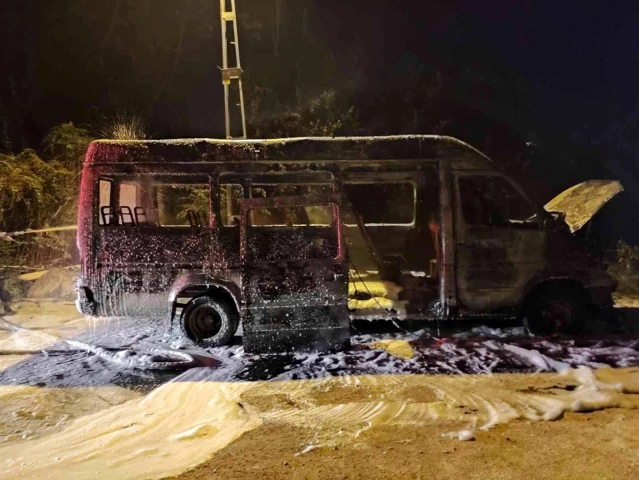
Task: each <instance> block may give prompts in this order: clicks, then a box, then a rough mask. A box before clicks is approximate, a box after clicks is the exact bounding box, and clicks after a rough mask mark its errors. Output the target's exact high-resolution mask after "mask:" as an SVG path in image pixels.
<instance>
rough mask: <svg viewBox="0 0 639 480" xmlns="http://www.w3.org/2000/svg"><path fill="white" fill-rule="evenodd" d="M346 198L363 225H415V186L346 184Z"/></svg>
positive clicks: (405, 184) (399, 184)
mask: <svg viewBox="0 0 639 480" xmlns="http://www.w3.org/2000/svg"><path fill="white" fill-rule="evenodd" d="M343 189H344V194H345V196H346V198H347V199H348V201H349V202H350V203H351V205H352V206H353V209H354V210H355V212H356V213H357V214H359V215H360V216H361V217H362V220H363V221H364V225H367V226H368V225H373V226H375V225H412V224H413V223H414V222H415V199H416V195H415V185H414V184H413V183H408V182H406V183H351V182H349V183H344V186H343Z"/></svg>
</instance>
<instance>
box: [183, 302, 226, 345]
mask: <svg viewBox="0 0 639 480" xmlns="http://www.w3.org/2000/svg"><path fill="white" fill-rule="evenodd" d="M238 324H239V318H238V314H237V311H236V310H235V306H234V305H232V304H231V302H229V301H228V300H226V299H221V298H211V297H206V296H204V297H196V298H194V299H193V300H191V301H190V302H189V303H188V304H187V306H186V308H185V309H184V312H183V313H182V318H181V319H180V329H181V330H182V334H183V335H185V336H186V337H187V338H189V339H190V340H191V341H193V342H195V343H196V344H198V345H200V346H202V347H221V346H224V345H226V344H228V343H229V342H230V341H231V339H232V338H233V335H235V331H236V330H237V327H238Z"/></svg>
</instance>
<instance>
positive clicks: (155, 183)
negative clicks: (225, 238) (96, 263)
mask: <svg viewBox="0 0 639 480" xmlns="http://www.w3.org/2000/svg"><path fill="white" fill-rule="evenodd" d="M99 188H100V202H99V208H98V212H97V214H98V217H99V224H100V225H120V226H124V227H126V226H139V227H141V226H154V227H197V228H208V227H209V225H210V189H209V184H208V179H206V180H205V179H202V182H201V183H200V182H198V181H195V182H194V181H192V179H187V180H186V181H185V180H183V179H175V180H174V181H173V180H172V179H168V178H167V179H158V178H150V177H147V178H145V177H135V178H130V179H123V180H119V181H118V180H117V179H114V180H113V181H108V180H104V179H100V187H99ZM113 197H115V198H113ZM113 200H116V201H117V203H116V202H114V201H113Z"/></svg>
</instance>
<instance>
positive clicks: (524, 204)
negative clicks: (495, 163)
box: [458, 175, 537, 227]
mask: <svg viewBox="0 0 639 480" xmlns="http://www.w3.org/2000/svg"><path fill="white" fill-rule="evenodd" d="M458 182H459V194H460V197H461V206H462V213H463V216H464V221H465V222H466V224H467V225H480V226H487V227H508V226H527V227H530V226H534V225H536V222H535V219H534V217H535V214H536V213H537V210H536V208H535V207H534V206H533V205H532V204H531V203H530V202H529V201H528V200H526V199H525V198H524V197H522V195H521V194H520V193H519V192H518V191H517V190H516V189H515V188H514V187H513V186H512V185H511V184H510V182H508V180H506V179H505V178H504V177H500V176H489V175H477V176H461V177H459V179H458Z"/></svg>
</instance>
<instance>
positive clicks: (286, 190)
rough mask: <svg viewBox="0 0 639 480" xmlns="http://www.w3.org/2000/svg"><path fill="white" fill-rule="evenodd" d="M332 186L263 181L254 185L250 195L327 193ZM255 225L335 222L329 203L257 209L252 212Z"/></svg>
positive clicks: (279, 195) (280, 195) (327, 223)
mask: <svg viewBox="0 0 639 480" xmlns="http://www.w3.org/2000/svg"><path fill="white" fill-rule="evenodd" d="M332 190H333V186H332V185H331V184H329V183H315V184H294V183H291V184H261V185H252V186H251V198H274V197H290V196H308V195H327V194H329V193H331V192H332ZM250 222H251V225H253V226H285V225H288V226H326V225H330V224H331V223H332V222H333V214H332V210H331V208H329V207H328V206H301V207H278V208H274V207H269V208H260V209H255V210H254V211H252V213H251V218H250Z"/></svg>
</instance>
